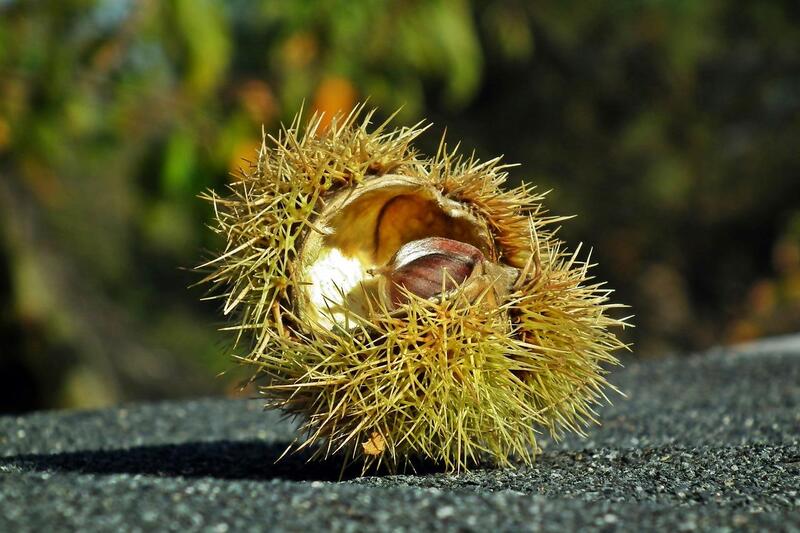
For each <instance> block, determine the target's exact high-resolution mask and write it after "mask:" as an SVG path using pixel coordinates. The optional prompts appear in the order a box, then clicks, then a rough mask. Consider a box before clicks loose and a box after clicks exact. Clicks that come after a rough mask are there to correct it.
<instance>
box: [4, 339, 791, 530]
mask: <svg viewBox="0 0 800 533" xmlns="http://www.w3.org/2000/svg"><path fill="white" fill-rule="evenodd" d="M612 381H613V382H614V383H615V384H616V385H618V386H619V387H620V388H621V389H622V390H623V391H624V392H625V393H626V394H627V395H628V399H627V400H623V399H621V398H617V399H615V405H614V406H609V407H606V408H604V409H602V413H601V414H602V418H603V420H604V425H603V427H601V428H597V429H594V430H592V431H591V432H590V435H589V437H588V438H587V439H585V440H580V439H570V440H568V441H566V442H561V443H558V444H553V443H546V446H545V451H544V453H543V455H542V456H541V458H540V460H539V462H538V463H537V464H536V465H535V466H534V467H532V468H521V469H519V470H515V471H511V470H493V469H483V470H478V471H475V472H472V473H469V474H461V475H445V474H441V473H436V472H435V471H434V472H427V473H420V474H418V475H407V476H383V477H366V478H350V479H347V480H346V481H343V482H337V481H336V480H337V479H338V478H339V468H338V463H322V464H319V463H313V464H307V463H305V462H304V461H303V460H302V458H300V457H289V458H284V459H283V460H281V461H279V462H277V463H275V460H276V459H277V457H278V456H279V455H280V454H281V453H282V452H283V450H284V448H285V446H286V444H287V442H288V441H289V440H291V438H292V428H291V425H290V424H288V423H286V422H283V421H281V420H280V418H279V416H277V414H276V413H264V412H262V411H261V409H260V406H259V404H258V403H257V402H249V401H228V400H204V401H196V402H188V403H165V404H154V405H134V406H129V407H125V408H120V409H110V410H104V411H95V412H53V413H40V414H33V415H29V416H25V417H19V418H13V417H6V418H0V531H41V530H51V529H56V530H61V529H68V530H82V531H87V530H111V529H122V530H126V531H127V530H133V531H136V530H140V531H149V530H152V529H154V528H156V529H159V530H187V529H188V530H207V531H219V532H225V531H236V530H242V529H248V530H253V529H288V530H306V531H309V530H316V529H320V528H322V527H325V528H330V527H333V528H335V529H339V530H352V531H356V530H363V529H370V530H373V529H379V530H398V531H399V530H408V531H417V530H420V529H440V530H451V529H462V530H465V529H466V530H478V531H486V530H497V529H502V530H546V531H548V530H552V531H565V530H572V529H576V528H579V527H580V528H585V527H587V526H588V527H592V526H594V527H597V528H599V529H608V530H612V529H629V530H637V531H638V530H642V529H645V530H651V529H655V528H658V529H659V530H666V531H689V530H695V529H697V530H720V531H731V530H739V529H762V530H770V531H800V336H798V337H788V338H783V339H779V340H775V341H770V342H766V343H760V344H757V345H753V346H749V347H745V348H740V349H738V350H736V351H722V350H719V351H714V352H710V353H708V354H702V355H698V356H694V357H691V358H688V359H665V360H659V361H644V362H629V363H628V364H627V366H626V368H625V369H622V370H618V371H616V372H615V373H614V375H613V377H612Z"/></svg>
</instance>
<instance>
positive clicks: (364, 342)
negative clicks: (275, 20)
mask: <svg viewBox="0 0 800 533" xmlns="http://www.w3.org/2000/svg"><path fill="white" fill-rule="evenodd" d="M371 116H372V114H371V113H368V114H366V115H364V114H363V109H361V108H359V109H356V110H354V111H353V112H352V113H351V114H350V115H349V116H347V117H338V118H337V119H336V120H334V121H333V123H332V125H331V126H330V128H329V129H327V130H326V131H320V130H319V120H318V119H312V120H311V122H310V123H309V125H308V126H307V127H306V128H305V129H304V130H303V131H300V126H299V122H297V121H296V122H295V123H294V124H292V126H291V127H289V128H287V129H285V130H283V131H282V133H281V135H280V136H279V137H277V138H271V137H270V138H266V139H265V142H264V145H263V147H262V149H261V151H260V153H259V157H258V160H257V162H256V163H255V164H253V165H252V166H251V168H249V169H247V170H245V171H244V172H243V173H242V175H241V176H240V177H238V178H237V179H236V180H235V181H234V182H233V183H232V184H231V185H230V194H229V195H227V196H225V197H220V196H217V195H216V194H214V193H210V194H209V195H208V196H207V199H208V200H209V201H211V202H212V203H213V205H214V208H215V213H216V225H215V226H214V229H215V231H217V232H219V233H221V234H222V235H224V237H225V239H226V248H225V250H224V252H223V253H221V254H220V255H219V256H218V257H217V258H215V259H213V260H212V261H210V262H209V263H207V264H206V265H204V267H206V268H208V269H210V273H209V274H208V276H207V277H206V278H205V281H206V282H208V283H211V284H212V290H213V292H214V293H215V294H216V295H217V297H219V298H221V299H222V300H223V301H224V311H225V313H226V314H228V313H233V314H234V315H235V317H236V323H235V325H234V326H232V327H231V329H233V330H235V331H237V332H238V334H239V335H238V337H237V342H239V344H238V346H244V347H246V349H247V350H248V352H247V354H245V355H242V356H241V357H240V358H241V360H242V361H243V362H245V363H246V364H250V365H253V366H254V367H255V368H257V371H258V375H261V376H263V377H265V378H266V385H265V386H264V387H263V389H262V390H263V392H264V394H265V395H266V396H267V397H268V398H269V399H270V403H271V404H272V405H279V406H281V407H283V408H284V409H286V410H287V411H288V412H290V413H294V414H297V415H300V416H301V417H302V419H303V420H304V426H303V429H304V430H305V434H306V437H305V439H302V440H301V441H299V447H305V446H312V445H320V446H319V447H318V448H317V451H318V453H320V454H322V455H328V454H333V453H338V452H345V453H347V454H349V456H351V457H358V456H363V457H364V459H365V461H366V463H370V462H375V461H378V462H383V463H386V464H388V465H389V466H391V467H395V466H397V465H398V464H401V462H402V461H404V460H405V459H406V458H408V457H414V456H422V457H427V458H430V459H433V460H436V461H440V462H442V463H443V464H445V465H446V466H447V467H448V468H450V469H461V468H465V467H468V466H469V465H470V464H474V462H475V461H476V460H477V459H478V458H479V457H489V458H491V459H493V460H494V461H496V462H497V463H500V464H509V463H510V461H511V460H512V458H517V459H519V460H521V461H524V462H530V461H532V460H533V458H534V456H535V453H536V450H537V445H536V431H539V430H542V429H543V430H546V431H549V432H550V433H552V434H553V435H555V436H558V435H559V434H560V433H561V432H562V431H563V430H565V429H568V430H573V431H578V432H580V431H581V430H582V428H583V427H585V425H586V424H587V423H589V422H592V421H594V420H595V415H594V412H593V410H592V407H593V406H594V405H596V404H597V402H598V401H599V400H602V399H603V398H604V395H603V390H604V388H605V387H606V381H605V378H604V377H603V376H604V374H605V370H604V368H603V366H602V365H604V364H615V363H616V359H615V358H614V357H613V355H612V352H613V351H615V350H617V349H619V348H623V347H624V345H623V344H622V343H621V342H620V341H619V340H618V339H617V338H616V337H615V336H614V334H613V333H611V332H610V330H609V328H614V327H619V326H624V325H625V322H624V320H619V319H615V318H611V317H610V316H609V315H608V311H609V309H611V308H612V307H614V306H613V305H612V304H609V303H608V294H609V292H610V291H607V290H605V289H603V288H602V287H601V285H600V284H594V283H591V282H590V278H589V277H588V276H587V268H588V266H589V265H588V263H587V262H583V261H580V260H578V258H577V254H571V255H570V254H566V253H564V252H563V251H562V248H561V244H560V243H559V242H558V241H557V240H556V238H555V237H554V235H553V230H554V227H555V224H557V223H558V222H560V221H561V220H563V218H557V217H551V216H547V214H546V212H545V211H544V209H543V207H542V204H541V201H542V198H543V195H541V194H537V193H535V192H533V191H531V190H530V189H529V188H525V187H520V188H516V189H511V190H505V189H503V185H504V182H505V179H506V172H505V170H506V168H507V167H505V166H503V165H501V164H500V162H499V160H498V159H495V160H492V161H488V162H479V161H476V160H475V159H473V158H468V159H464V158H461V157H459V156H457V155H456V153H455V152H454V151H453V152H451V151H448V150H447V149H446V148H445V146H444V144H442V147H441V149H440V151H439V153H438V154H437V155H436V156H435V157H433V158H430V159H423V158H421V157H419V156H418V155H417V154H416V153H415V152H414V151H413V150H412V149H411V148H410V142H411V141H412V140H413V139H414V138H415V137H416V136H418V135H419V134H420V133H421V132H422V131H423V130H424V128H420V127H419V125H417V126H415V127H413V128H401V129H397V130H388V129H387V128H386V124H384V125H381V126H378V127H376V128H375V129H373V130H371V131H370V130H369V128H368V126H369V121H370V118H371ZM403 181H405V182H407V183H411V184H413V188H414V190H415V192H414V193H413V194H411V195H409V196H408V200H407V201H406V200H403V201H402V202H396V205H395V204H393V207H397V210H398V215H397V216H396V218H394V219H386V220H389V221H390V222H391V224H386V228H387V231H388V232H389V233H387V234H386V235H387V236H386V238H384V237H383V236H381V235H383V234H381V233H380V231H374V235H376V236H375V237H374V238H375V244H374V245H373V246H371V247H368V246H366V245H363V244H358V243H363V242H366V239H367V238H366V237H359V232H360V231H362V232H366V231H368V230H369V231H373V230H375V229H376V228H377V230H380V229H381V228H380V227H377V226H375V225H374V224H373V226H366V227H368V230H364V229H359V228H360V226H359V224H361V223H364V224H366V223H367V222H365V221H368V220H371V219H370V218H369V217H371V216H372V215H371V214H370V213H371V211H370V209H371V208H370V205H371V204H370V202H371V201H372V200H371V199H374V201H375V202H383V203H385V201H384V200H381V198H383V197H385V198H394V197H397V194H396V191H397V190H399V189H397V187H401V188H402V185H398V183H399V182H403ZM392 187H394V188H395V189H393V188H392ZM404 191H405V190H404ZM406 192H408V191H405V192H404V193H403V194H405V193H406ZM370 195H373V196H370ZM380 195H383V196H380ZM358 198H364V199H365V200H363V205H361V204H359V206H358V209H356V210H352V211H351V212H352V213H358V215H357V216H358V217H359V218H358V220H357V221H350V220H348V219H347V217H348V216H356V215H355V214H354V215H348V214H346V213H348V211H347V209H346V207H347V205H350V204H349V203H348V202H357V201H359V200H358ZM404 198H405V197H404ZM428 201H430V202H431V203H430V204H428V203H426V202H428ZM428 205H431V206H436V207H435V208H434V207H431V209H434V210H435V209H439V210H440V211H441V212H442V213H449V214H448V215H447V217H450V218H447V219H446V221H445V222H444V223H442V224H439V222H437V221H439V219H438V218H437V217H440V215H432V218H430V220H431V221H432V222H428V223H426V224H421V225H420V227H422V228H427V230H425V231H422V233H425V232H426V231H427V233H428V234H433V235H436V236H440V235H439V233H441V232H443V231H449V232H454V234H457V236H458V238H459V239H461V240H464V241H472V242H471V243H472V244H474V245H475V246H479V247H480V248H481V250H482V251H483V252H484V253H485V254H486V256H487V258H488V259H490V260H491V261H493V262H495V263H497V264H498V265H506V266H505V267H503V268H505V269H506V270H509V269H510V270H513V269H511V267H514V269H517V270H514V272H516V273H517V274H515V276H514V277H515V278H516V279H515V280H514V283H513V286H511V287H508V290H504V291H502V292H497V291H495V290H494V289H493V288H492V287H490V286H487V288H486V290H483V291H482V292H480V291H479V293H478V294H477V296H476V293H475V290H474V287H464V288H462V289H461V290H459V291H456V292H454V293H451V294H447V295H445V296H443V297H439V298H436V299H434V300H433V301H429V300H423V299H421V298H416V297H411V298H410V302H409V304H407V305H406V306H404V307H403V309H402V310H401V312H399V313H398V312H396V311H395V312H391V311H390V310H389V309H387V308H386V306H385V305H384V304H383V302H382V301H381V299H380V298H376V297H372V296H371V295H370V294H369V291H370V290H372V289H369V287H367V289H364V291H363V293H364V296H363V297H362V298H361V299H359V300H358V303H357V305H350V304H349V303H348V302H350V301H351V300H348V299H346V298H342V299H340V301H339V303H340V304H341V305H339V307H340V309H338V311H337V312H338V314H337V315H336V317H335V319H334V318H330V317H331V316H332V315H330V314H327V315H326V313H328V311H329V310H328V309H327V308H325V306H320V305H318V304H314V303H313V297H312V296H309V294H311V293H310V292H309V290H310V289H309V286H310V285H312V283H310V282H309V279H313V277H311V278H310V274H309V272H310V271H311V270H310V269H311V266H312V265H313V264H314V261H316V260H317V259H318V257H319V256H320V253H321V251H324V250H326V247H328V248H330V247H332V246H333V247H336V249H337V250H342V251H343V253H344V254H345V255H347V254H348V253H351V254H353V256H357V255H359V254H360V256H363V257H362V259H363V260H362V263H363V264H361V263H360V264H361V266H362V267H363V270H364V271H367V270H368V267H369V266H370V265H372V264H380V263H381V262H382V261H384V262H385V261H386V260H387V259H388V258H389V257H390V256H391V255H392V253H393V252H394V251H395V250H396V248H397V247H398V246H399V245H400V244H402V243H403V241H404V240H405V241H407V240H408V239H412V238H420V237H419V236H420V234H421V233H420V231H418V230H414V229H409V227H405V226H403V225H402V224H404V221H406V220H412V219H414V218H418V217H419V216H422V215H424V214H425V210H426V209H428V207H426V206H428ZM386 211H388V209H387V210H384V212H386ZM437 212H439V211H437ZM342 213H345V214H342ZM337 217H338V218H337ZM454 220H455V221H457V223H454V222H453V221H454ZM437 224H439V225H437ZM458 224H463V227H460V226H458ZM439 227H442V228H445V227H446V228H450V229H447V230H444V229H437V228H439ZM452 228H455V229H452ZM365 235H367V234H366V233H365ZM422 236H427V235H422ZM448 236H449V235H448ZM359 246H360V248H359ZM348 247H355V248H353V250H349V248H348ZM356 248H357V249H356ZM348 250H349V251H348ZM362 285H368V283H365V282H362V283H360V284H359V287H361V286H362ZM358 290H359V289H358V288H354V289H353V291H352V294H357V293H358ZM470 291H471V292H470ZM353 301H355V300H353ZM326 316H327V317H328V318H326ZM242 341H244V342H242ZM376 435H377V436H379V437H378V438H379V441H380V442H381V449H380V450H373V448H374V446H373V445H372V444H368V445H364V443H369V442H373V441H374V438H376ZM370 439H373V441H370ZM370 450H373V451H370Z"/></svg>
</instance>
